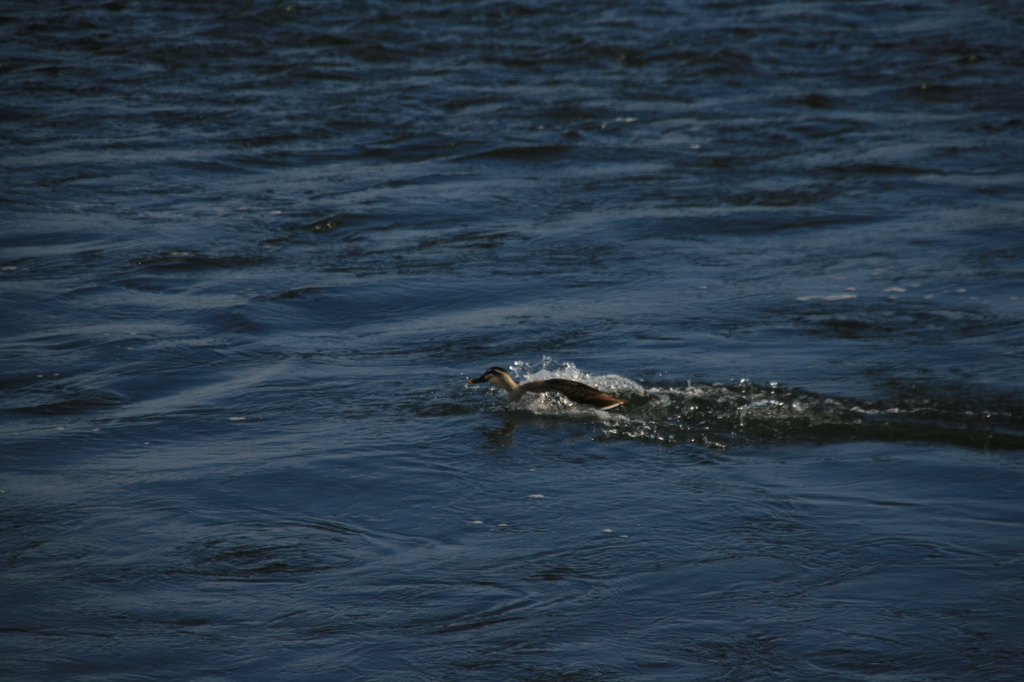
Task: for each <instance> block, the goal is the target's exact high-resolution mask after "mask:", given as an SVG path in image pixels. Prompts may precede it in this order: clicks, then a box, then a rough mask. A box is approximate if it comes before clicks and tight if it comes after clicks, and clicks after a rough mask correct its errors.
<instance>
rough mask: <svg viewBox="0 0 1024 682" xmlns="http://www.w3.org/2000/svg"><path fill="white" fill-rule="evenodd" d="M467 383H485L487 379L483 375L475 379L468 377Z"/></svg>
mask: <svg viewBox="0 0 1024 682" xmlns="http://www.w3.org/2000/svg"><path fill="white" fill-rule="evenodd" d="M469 383H470V384H486V383H487V379H485V378H484V377H477V378H476V379H470V380H469Z"/></svg>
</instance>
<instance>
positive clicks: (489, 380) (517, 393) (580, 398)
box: [469, 367, 626, 410]
mask: <svg viewBox="0 0 1024 682" xmlns="http://www.w3.org/2000/svg"><path fill="white" fill-rule="evenodd" d="M469 383H471V384H497V385H498V386H501V387H502V388H503V389H505V391H507V392H508V399H509V400H519V399H520V398H522V397H523V396H524V395H525V394H527V393H549V392H553V393H561V394H562V395H564V396H565V397H566V398H568V399H569V400H571V401H573V402H575V403H582V404H584V405H593V406H594V407H596V408H598V409H601V410H610V409H611V408H613V407H615V406H616V405H621V404H622V403H624V402H626V401H625V400H620V399H619V398H613V397H611V396H610V395H608V394H607V393H602V392H601V391H599V390H597V389H596V388H592V387H590V386H587V385H586V384H581V383H580V382H578V381H570V380H569V379H545V380H543V381H531V382H529V383H527V384H523V385H521V386H520V385H519V384H517V383H516V380H515V379H513V378H512V375H511V374H509V373H508V372H506V371H505V370H503V369H502V368H501V367H491V368H490V369H489V370H487V371H486V372H484V373H483V375H481V376H480V377H479V378H477V379H470V380H469Z"/></svg>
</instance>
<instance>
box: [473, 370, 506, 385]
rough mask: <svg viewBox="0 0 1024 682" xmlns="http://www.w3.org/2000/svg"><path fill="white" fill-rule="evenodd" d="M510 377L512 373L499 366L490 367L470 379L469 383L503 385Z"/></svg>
mask: <svg viewBox="0 0 1024 682" xmlns="http://www.w3.org/2000/svg"><path fill="white" fill-rule="evenodd" d="M511 379H512V375H511V374H509V373H508V372H506V371H505V370H503V369H502V368H501V367H491V368H490V369H489V370H487V371H486V372H484V373H483V374H481V375H480V376H479V377H477V378H476V379H470V380H469V383H471V384H497V385H499V386H503V385H504V384H505V383H506V382H508V381H510V380H511Z"/></svg>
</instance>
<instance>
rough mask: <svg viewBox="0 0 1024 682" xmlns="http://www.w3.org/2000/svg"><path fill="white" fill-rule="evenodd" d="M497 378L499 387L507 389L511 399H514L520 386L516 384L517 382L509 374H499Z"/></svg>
mask: <svg viewBox="0 0 1024 682" xmlns="http://www.w3.org/2000/svg"><path fill="white" fill-rule="evenodd" d="M497 378H498V382H497V383H498V385H499V386H501V387H502V388H503V389H505V391H506V392H508V395H509V397H510V398H511V397H513V395H514V394H515V392H516V389H518V388H519V384H517V383H516V380H515V379H513V378H512V377H510V376H509V375H508V374H499V375H498V377H497Z"/></svg>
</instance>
